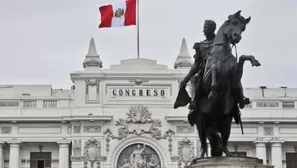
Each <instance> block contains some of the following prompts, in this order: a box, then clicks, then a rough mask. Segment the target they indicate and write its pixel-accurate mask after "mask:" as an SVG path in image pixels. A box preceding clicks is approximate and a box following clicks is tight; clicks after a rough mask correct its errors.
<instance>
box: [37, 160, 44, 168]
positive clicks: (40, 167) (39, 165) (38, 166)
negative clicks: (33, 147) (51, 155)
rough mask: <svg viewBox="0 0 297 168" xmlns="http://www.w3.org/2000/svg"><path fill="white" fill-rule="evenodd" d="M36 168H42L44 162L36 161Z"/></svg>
mask: <svg viewBox="0 0 297 168" xmlns="http://www.w3.org/2000/svg"><path fill="white" fill-rule="evenodd" d="M37 168H44V160H38V161H37Z"/></svg>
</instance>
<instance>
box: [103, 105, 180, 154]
mask: <svg viewBox="0 0 297 168" xmlns="http://www.w3.org/2000/svg"><path fill="white" fill-rule="evenodd" d="M127 116H128V117H127V118H126V119H122V118H120V119H119V120H118V121H117V122H116V126H119V128H118V131H117V132H118V135H114V134H113V132H112V131H111V130H110V129H109V128H107V129H106V130H105V131H104V134H105V135H106V152H107V153H108V152H109V143H110V140H111V139H117V140H122V139H124V138H126V137H127V136H128V135H136V136H143V135H150V136H151V137H152V138H155V139H157V140H160V139H167V138H168V142H169V144H168V147H169V152H171V151H172V136H173V135H174V134H175V132H174V131H172V130H170V129H169V130H167V131H166V132H165V134H164V135H162V133H161V129H160V128H161V126H162V124H161V121H160V120H159V119H152V118H151V113H150V112H149V111H148V109H147V108H146V107H143V106H142V105H137V106H134V107H131V109H130V112H129V113H127ZM129 124H142V126H141V127H137V128H135V129H133V130H130V129H129Z"/></svg>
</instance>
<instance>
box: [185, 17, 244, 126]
mask: <svg viewBox="0 0 297 168" xmlns="http://www.w3.org/2000/svg"><path fill="white" fill-rule="evenodd" d="M215 30H216V23H215V22H214V21H213V20H205V22H204V27H203V33H204V35H205V37H206V39H205V40H204V41H201V42H198V43H195V44H194V46H193V49H194V50H195V55H194V59H195V61H194V64H193V66H192V67H191V69H190V71H189V72H188V74H187V75H186V77H185V78H184V79H183V80H182V82H181V84H180V87H186V84H187V83H188V82H189V80H191V82H192V85H193V87H192V102H191V103H190V105H189V109H190V113H189V114H188V120H189V123H190V125H192V126H193V125H194V124H195V116H194V114H195V113H194V112H195V110H194V108H195V101H196V100H197V99H199V98H200V94H201V90H202V86H201V84H202V80H203V74H204V69H205V64H206V57H207V55H208V53H209V52H210V49H211V48H212V46H213V45H212V44H213V41H214V39H215V36H216V35H215ZM236 92H237V91H236ZM234 96H235V97H234V98H235V99H236V100H238V103H239V107H240V108H243V107H244V105H245V104H249V99H247V98H245V97H244V96H243V91H242V86H240V88H239V91H238V92H237V93H235V94H234Z"/></svg>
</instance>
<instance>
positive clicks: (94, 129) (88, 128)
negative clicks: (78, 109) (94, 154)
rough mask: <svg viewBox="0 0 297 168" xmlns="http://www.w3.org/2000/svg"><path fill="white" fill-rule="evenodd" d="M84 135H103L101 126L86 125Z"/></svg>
mask: <svg viewBox="0 0 297 168" xmlns="http://www.w3.org/2000/svg"><path fill="white" fill-rule="evenodd" d="M84 133H101V125H84Z"/></svg>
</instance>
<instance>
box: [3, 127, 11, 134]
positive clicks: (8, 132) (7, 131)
mask: <svg viewBox="0 0 297 168" xmlns="http://www.w3.org/2000/svg"><path fill="white" fill-rule="evenodd" d="M1 134H11V127H1Z"/></svg>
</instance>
